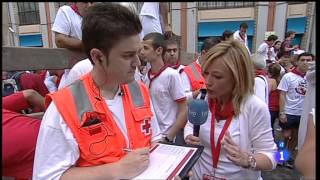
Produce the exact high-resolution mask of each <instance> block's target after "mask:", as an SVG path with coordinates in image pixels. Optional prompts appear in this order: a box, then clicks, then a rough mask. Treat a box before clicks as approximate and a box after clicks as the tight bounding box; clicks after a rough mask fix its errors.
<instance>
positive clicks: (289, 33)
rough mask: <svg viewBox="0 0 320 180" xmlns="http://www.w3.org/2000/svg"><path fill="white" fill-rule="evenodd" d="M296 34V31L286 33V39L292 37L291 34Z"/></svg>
mask: <svg viewBox="0 0 320 180" xmlns="http://www.w3.org/2000/svg"><path fill="white" fill-rule="evenodd" d="M295 33H296V32H294V31H288V32H286V34H285V36H284V38H287V37H289V36H291V34H295Z"/></svg>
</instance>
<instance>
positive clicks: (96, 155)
mask: <svg viewBox="0 0 320 180" xmlns="http://www.w3.org/2000/svg"><path fill="white" fill-rule="evenodd" d="M121 89H122V92H123V95H122V101H123V109H124V114H125V122H126V127H127V132H128V139H129V146H130V148H132V149H136V148H141V147H148V146H150V145H151V137H152V136H151V135H152V131H151V117H152V116H153V114H152V111H151V106H150V96H149V91H148V88H147V87H146V86H145V85H144V84H142V83H140V82H136V81H133V82H132V83H130V84H125V85H121ZM52 100H53V102H54V103H55V105H56V106H57V109H58V111H59V112H60V114H61V116H62V117H63V119H64V121H65V122H66V124H67V125H68V126H69V128H70V129H71V131H72V133H73V135H74V137H75V139H76V141H77V143H78V145H79V149H80V157H79V159H78V161H77V162H76V165H77V166H94V165H100V164H106V163H112V162H115V161H118V160H119V159H121V158H122V157H123V156H124V155H126V152H125V151H124V150H123V148H127V147H128V145H127V143H126V140H125V137H124V136H123V134H122V132H121V130H120V128H119V127H118V126H117V124H116V122H115V120H114V118H113V116H112V113H111V111H110V110H109V108H108V106H107V104H106V103H105V100H104V99H103V98H100V97H99V89H98V87H96V86H95V85H94V83H93V79H92V76H91V74H90V73H89V74H86V75H84V76H83V77H82V78H81V79H79V80H77V81H76V82H74V83H73V84H71V85H70V86H67V87H65V88H64V89H61V90H59V91H57V92H56V93H53V94H49V95H48V96H46V105H49V103H50V102H51V101H52Z"/></svg>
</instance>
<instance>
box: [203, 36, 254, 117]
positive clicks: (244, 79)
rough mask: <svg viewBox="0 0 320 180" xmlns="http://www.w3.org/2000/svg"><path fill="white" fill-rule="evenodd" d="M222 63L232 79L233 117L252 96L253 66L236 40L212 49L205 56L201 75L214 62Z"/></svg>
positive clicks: (246, 52)
mask: <svg viewBox="0 0 320 180" xmlns="http://www.w3.org/2000/svg"><path fill="white" fill-rule="evenodd" d="M218 59H219V60H221V61H223V63H224V65H226V67H227V68H228V69H229V70H230V71H231V73H232V76H233V79H234V89H233V91H232V96H231V97H232V104H233V108H234V113H235V116H238V115H239V114H240V105H241V103H242V101H243V100H244V99H245V98H246V97H247V96H249V95H251V94H253V87H254V66H253V62H252V61H251V59H250V55H249V53H248V51H247V49H246V47H245V46H244V45H243V44H241V43H240V42H239V41H237V40H231V41H224V42H221V43H219V44H217V45H216V46H214V47H212V48H211V49H210V50H209V51H208V52H207V53H206V55H205V61H204V62H203V63H202V73H204V72H205V71H207V69H208V67H209V66H210V64H212V63H213V62H214V61H216V60H218Z"/></svg>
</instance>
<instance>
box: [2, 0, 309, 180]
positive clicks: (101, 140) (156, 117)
mask: <svg viewBox="0 0 320 180" xmlns="http://www.w3.org/2000/svg"><path fill="white" fill-rule="evenodd" d="M167 15H168V5H167V3H164V2H160V3H149V2H146V3H144V4H143V7H142V9H141V12H140V14H139V13H138V11H137V9H136V7H135V6H134V4H133V3H92V2H75V3H73V4H72V5H70V6H69V5H65V6H62V7H60V8H59V10H58V13H57V16H56V18H55V22H54V24H53V28H52V31H53V32H55V38H56V45H57V47H60V48H68V49H70V50H73V51H79V52H82V53H85V54H86V55H87V57H88V58H87V59H84V60H81V61H79V62H77V63H76V64H75V65H74V66H73V67H72V68H71V69H68V70H42V71H37V72H21V73H19V78H14V80H15V83H16V85H17V84H21V86H19V87H17V86H15V87H14V88H13V89H14V90H13V91H9V90H10V89H7V90H6V91H4V89H3V91H2V92H3V98H2V99H3V107H2V112H3V120H2V125H3V130H4V132H3V148H2V158H3V162H2V170H3V171H2V176H9V177H14V178H16V179H31V178H32V179H131V178H134V177H135V176H137V175H138V174H140V173H141V172H143V171H144V170H145V169H146V168H147V166H148V163H149V161H150V159H149V149H150V148H151V147H152V146H154V145H155V144H156V143H158V142H167V143H168V142H169V143H174V144H177V145H185V144H190V145H202V146H204V151H203V153H202V154H201V157H200V158H199V159H198V161H197V162H196V163H195V165H194V167H193V168H192V175H191V176H190V177H188V178H189V179H262V178H261V171H270V170H273V169H275V168H276V166H277V165H280V164H279V162H278V160H277V159H276V156H275V154H276V153H277V152H278V147H277V142H276V140H275V126H274V124H275V122H278V123H279V125H280V127H281V132H282V137H283V139H284V141H285V145H286V147H287V148H288V149H289V151H291V152H293V151H295V150H296V149H299V151H298V152H299V153H298V156H297V159H296V162H294V157H291V158H290V159H289V160H288V161H286V162H285V164H282V165H285V166H287V167H290V168H293V165H294V163H296V168H297V169H298V170H299V171H300V172H301V173H302V175H304V176H305V177H306V178H315V159H314V157H315V145H314V144H315V128H314V127H315V126H314V125H315V114H314V112H315V110H314V109H315V98H314V97H315V96H314V94H315V90H314V88H315V57H314V55H313V54H311V53H309V52H305V51H303V50H301V49H299V47H298V46H297V45H293V44H292V40H293V38H294V36H295V32H293V31H289V32H287V33H286V35H285V39H284V40H283V41H281V40H279V39H278V36H277V35H270V36H269V37H267V39H266V40H265V41H264V42H263V43H262V44H261V45H260V46H259V47H258V49H257V51H256V52H254V53H253V52H251V51H250V49H249V47H248V40H247V35H246V32H247V29H248V25H247V24H246V23H242V24H240V26H239V30H237V31H235V32H232V31H231V30H226V31H225V32H224V33H223V34H222V36H221V37H208V38H207V39H205V40H204V43H203V45H202V47H201V52H200V55H199V56H198V57H196V59H195V60H194V61H193V62H192V63H190V64H183V62H184V60H183V59H181V55H180V42H179V38H177V36H176V35H175V34H174V33H173V32H172V29H171V26H170V25H169V24H168V17H167ZM15 73H16V72H6V71H3V72H2V80H3V83H4V82H9V81H8V80H10V79H12V76H13V75H14V74H15ZM3 87H4V86H3ZM4 92H6V93H5V97H4ZM194 99H202V100H204V101H207V103H208V105H209V112H208V117H207V120H206V122H205V123H204V124H203V125H202V126H201V130H200V133H199V135H198V136H195V135H194V134H193V124H191V123H190V122H188V118H187V112H188V103H190V102H191V101H192V100H194ZM127 149H129V150H130V151H127ZM304 158H305V159H306V160H308V162H307V161H306V160H303V159H304ZM309 161H310V163H309ZM177 178H179V177H177Z"/></svg>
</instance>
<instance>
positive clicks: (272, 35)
mask: <svg viewBox="0 0 320 180" xmlns="http://www.w3.org/2000/svg"><path fill="white" fill-rule="evenodd" d="M277 39H278V36H277V35H274V34H271V35H270V36H268V38H267V41H276V40H277Z"/></svg>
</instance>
